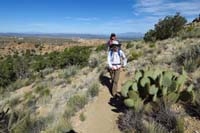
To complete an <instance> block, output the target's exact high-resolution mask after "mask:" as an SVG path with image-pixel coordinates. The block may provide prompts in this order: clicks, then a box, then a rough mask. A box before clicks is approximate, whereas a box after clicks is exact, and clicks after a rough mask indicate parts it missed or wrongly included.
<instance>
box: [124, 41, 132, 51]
mask: <svg viewBox="0 0 200 133" xmlns="http://www.w3.org/2000/svg"><path fill="white" fill-rule="evenodd" d="M133 46H134V44H133V43H132V42H131V41H129V42H128V43H127V45H126V49H129V48H132V47H133Z"/></svg>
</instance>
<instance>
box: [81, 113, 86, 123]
mask: <svg viewBox="0 0 200 133" xmlns="http://www.w3.org/2000/svg"><path fill="white" fill-rule="evenodd" d="M79 119H80V120H81V121H85V119H86V117H85V115H84V113H81V114H80V116H79Z"/></svg>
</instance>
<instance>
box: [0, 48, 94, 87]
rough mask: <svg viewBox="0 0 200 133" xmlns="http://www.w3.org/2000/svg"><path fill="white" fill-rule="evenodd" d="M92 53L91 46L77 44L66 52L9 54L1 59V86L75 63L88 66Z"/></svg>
mask: <svg viewBox="0 0 200 133" xmlns="http://www.w3.org/2000/svg"><path fill="white" fill-rule="evenodd" d="M90 53H91V48H90V47H85V46H75V47H71V48H66V49H65V50H64V52H52V53H47V54H46V55H36V54H31V53H30V51H29V52H27V51H26V52H25V53H24V54H23V55H22V56H18V55H13V56H8V57H6V58H5V59H4V60H1V61H0V66H1V67H0V87H3V88H5V87H7V86H8V85H9V84H10V83H13V82H15V81H16V80H17V79H25V78H30V77H34V76H35V75H34V74H35V73H36V72H37V73H38V74H39V76H40V77H44V76H45V75H46V74H48V73H50V72H52V71H53V70H54V69H60V68H64V67H68V66H75V65H78V66H81V67H83V66H86V65H88V61H89V57H90ZM45 69H46V70H45ZM74 72H75V71H73V72H72V73H71V74H73V73H74ZM16 86H17V85H16ZM17 88H18V87H17Z"/></svg>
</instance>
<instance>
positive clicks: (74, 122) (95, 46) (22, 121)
mask: <svg viewBox="0 0 200 133" xmlns="http://www.w3.org/2000/svg"><path fill="white" fill-rule="evenodd" d="M103 43H105V41H104V40H76V44H74V43H72V45H68V44H67V43H66V44H63V45H50V44H42V45H41V46H42V49H41V51H40V50H39V49H38V48H35V46H34V45H30V44H29V43H20V44H13V43H12V42H11V43H8V44H6V45H4V47H3V48H2V49H1V50H2V51H1V56H2V57H3V58H2V59H1V63H3V65H2V66H6V65H7V66H6V67H2V68H1V70H0V73H1V74H5V77H3V78H4V79H6V78H7V77H9V76H10V75H9V74H11V77H12V76H13V75H14V76H16V79H12V80H9V81H5V80H2V79H1V78H0V79H1V84H0V85H1V89H0V90H1V91H0V92H1V95H0V99H1V101H0V107H1V111H0V112H1V114H0V115H1V117H0V118H1V119H0V124H1V127H0V130H1V132H15V133H21V132H27V133H29V132H30V133H32V132H33V133H39V132H43V133H44V132H46V133H49V132H52V133H54V132H61V133H62V132H63V133H64V132H72V130H73V131H75V132H80V133H81V132H82V133H92V132H97V133H98V132H99V133H101V132H109V133H116V132H122V131H124V130H123V129H124V128H125V129H126V128H127V125H129V127H131V128H134V129H132V131H138V130H141V129H140V128H138V126H137V125H134V120H135V121H138V120H139V121H140V122H142V123H140V124H141V127H142V126H144V127H145V128H144V129H147V130H148V131H149V130H150V129H151V131H157V132H158V131H164V130H165V131H166V129H165V128H167V127H165V126H166V125H164V124H163V123H159V121H157V120H156V119H155V118H154V117H150V115H149V114H146V113H145V114H143V115H144V116H143V117H142V118H140V117H138V118H137V117H136V118H135V117H128V118H133V121H132V120H130V119H128V118H127V117H126V114H127V110H132V109H130V108H127V107H126V106H125V105H124V101H123V100H124V98H126V97H123V96H121V97H115V98H112V97H111V95H110V92H109V85H108V83H109V73H107V72H106V69H105V67H106V66H107V63H106V55H107V51H106V50H105V47H104V46H105V45H104V44H103ZM74 45H77V46H75V47H74ZM69 46H70V47H69ZM71 46H72V47H71ZM25 49H26V50H27V49H36V51H38V52H35V53H31V55H29V54H27V53H26V52H25V53H24V54H20V52H19V51H21V50H25ZM122 50H123V51H124V52H125V54H126V56H127V58H128V65H127V67H126V68H125V69H124V70H121V78H120V79H121V80H120V84H119V86H120V87H119V88H120V90H122V88H123V86H124V84H125V82H126V81H127V80H133V79H134V78H135V72H136V70H142V69H144V70H147V69H163V70H165V71H173V72H175V73H176V75H181V70H182V66H184V68H185V71H186V72H187V75H188V79H189V80H188V81H187V82H186V84H184V88H185V87H187V86H188V85H189V84H193V85H194V87H193V89H194V93H196V94H197V93H199V92H200V91H199V87H200V84H199V80H200V76H199V75H200V68H199V66H200V64H199V63H200V62H199V59H200V55H199V53H200V52H199V51H200V39H199V38H196V37H195V38H182V37H175V38H170V39H166V40H162V41H156V42H151V43H146V42H144V41H143V40H136V41H127V42H123V44H122ZM8 51H15V52H13V53H14V54H13V53H12V54H13V55H14V56H13V57H12V58H11V59H10V58H7V55H12V54H11V53H10V52H8ZM16 51H18V55H15V54H16ZM39 51H40V52H39ZM53 51H54V52H55V51H56V52H57V53H54V52H53ZM4 52H5V53H4ZM40 53H42V54H40ZM45 53H46V54H45ZM79 59H80V60H79ZM26 60H27V61H26ZM12 62H14V63H13V66H11V64H12ZM23 62H24V64H23ZM26 62H27V64H28V65H26ZM69 62H70V63H69ZM16 63H17V64H16ZM18 63H19V64H18ZM22 66H23V67H22ZM7 68H9V69H7ZM12 69H13V70H12ZM11 70H12V71H11ZM5 71H7V73H4V72H5ZM19 72H20V73H19ZM120 90H119V91H120ZM195 96H196V97H195ZM195 96H194V98H193V102H187V103H184V102H182V101H180V100H178V101H177V102H174V103H173V104H172V106H171V107H170V108H169V109H170V111H171V112H172V114H174V116H173V118H172V119H178V118H179V117H178V116H181V117H182V118H183V123H184V124H183V128H184V132H186V133H191V132H198V131H200V128H199V125H200V120H199V112H200V110H199V107H198V106H197V105H200V103H199V101H198V99H199V96H198V95H195ZM194 103H195V104H194ZM186 105H187V106H186ZM144 106H145V105H144ZM187 107H190V109H189V110H188V108H187ZM8 108H9V110H8V111H6V110H7V109H8ZM135 113H137V112H135ZM152 113H154V112H152ZM2 114H5V116H4V115H3V116H2ZM168 115H169V114H168ZM166 117H169V116H167V115H166V116H163V118H160V120H163V119H165V118H166ZM170 117H171V116H170ZM124 118H125V119H128V120H130V121H132V122H133V123H129V121H127V123H123V124H122V125H120V123H119V122H116V121H118V120H119V119H124ZM125 121H126V120H125ZM152 121H153V124H152ZM124 124H125V125H124ZM126 124H127V125H126ZM151 124H152V125H151ZM173 125H176V124H173ZM169 126H170V125H169ZM118 127H120V128H118ZM122 127H123V128H122ZM171 128H174V127H171ZM180 129H181V126H180ZM169 130H170V131H171V129H168V132H169Z"/></svg>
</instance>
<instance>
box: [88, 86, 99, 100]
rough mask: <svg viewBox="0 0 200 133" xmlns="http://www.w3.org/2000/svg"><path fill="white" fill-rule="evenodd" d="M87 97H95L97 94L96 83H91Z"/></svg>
mask: <svg viewBox="0 0 200 133" xmlns="http://www.w3.org/2000/svg"><path fill="white" fill-rule="evenodd" d="M87 93H88V95H89V96H91V97H95V96H97V95H98V94H99V84H97V83H93V84H92V85H91V86H90V87H89V89H88V91H87Z"/></svg>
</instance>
